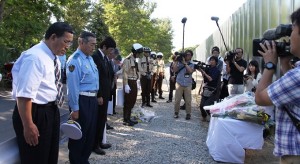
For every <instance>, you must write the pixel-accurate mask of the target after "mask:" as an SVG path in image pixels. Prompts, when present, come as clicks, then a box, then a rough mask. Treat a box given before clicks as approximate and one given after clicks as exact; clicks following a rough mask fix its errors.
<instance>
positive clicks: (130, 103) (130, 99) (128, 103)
mask: <svg viewBox="0 0 300 164" xmlns="http://www.w3.org/2000/svg"><path fill="white" fill-rule="evenodd" d="M128 85H129V87H130V89H131V91H130V92H129V93H125V92H124V108H123V109H124V113H123V118H124V121H125V122H127V121H129V120H130V116H131V110H132V108H133V107H134V104H135V102H136V97H137V85H136V80H128Z"/></svg>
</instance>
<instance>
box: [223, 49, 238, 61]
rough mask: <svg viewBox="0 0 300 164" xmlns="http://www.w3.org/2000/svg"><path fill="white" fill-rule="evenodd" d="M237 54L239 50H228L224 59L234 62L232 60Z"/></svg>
mask: <svg viewBox="0 0 300 164" xmlns="http://www.w3.org/2000/svg"><path fill="white" fill-rule="evenodd" d="M236 54H237V52H236V51H235V50H232V51H227V52H226V53H225V57H224V61H229V62H232V60H233V59H234V58H235V55H236Z"/></svg>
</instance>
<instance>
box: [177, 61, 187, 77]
mask: <svg viewBox="0 0 300 164" xmlns="http://www.w3.org/2000/svg"><path fill="white" fill-rule="evenodd" d="M190 64H191V63H189V64H188V65H190ZM184 67H185V66H182V67H181V68H180V69H179V70H178V71H177V72H175V76H177V74H178V73H179V72H180V71H181V70H182V69H183V68H184Z"/></svg>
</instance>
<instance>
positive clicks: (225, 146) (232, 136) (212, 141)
mask: <svg viewBox="0 0 300 164" xmlns="http://www.w3.org/2000/svg"><path fill="white" fill-rule="evenodd" d="M263 129H264V126H263V125H259V124H255V123H252V122H246V121H239V120H235V119H230V118H220V117H212V118H211V120H210V123H209V130H208V134H207V139H206V145H207V147H208V149H209V153H210V155H211V156H212V157H213V159H214V160H215V161H221V162H229V163H244V160H245V149H262V146H263V144H264V139H263Z"/></svg>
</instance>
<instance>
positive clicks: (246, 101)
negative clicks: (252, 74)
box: [204, 92, 274, 127]
mask: <svg viewBox="0 0 300 164" xmlns="http://www.w3.org/2000/svg"><path fill="white" fill-rule="evenodd" d="M204 109H205V110H210V113H211V115H212V117H229V118H232V119H237V120H242V121H248V122H253V123H257V124H260V125H265V126H266V127H268V126H269V125H270V124H273V123H274V122H273V121H272V120H271V119H270V115H269V114H267V113H266V112H265V110H264V109H265V108H264V107H262V106H258V105H256V104H255V100H254V94H253V93H252V92H245V93H244V94H239V95H235V96H232V97H229V98H227V99H225V100H223V101H221V102H219V103H216V104H214V105H210V106H205V107H204Z"/></svg>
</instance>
